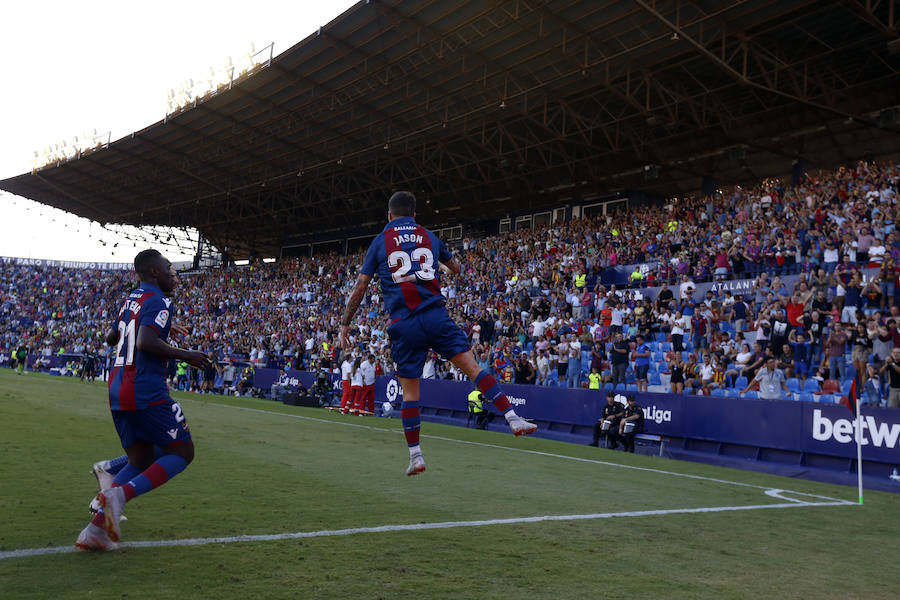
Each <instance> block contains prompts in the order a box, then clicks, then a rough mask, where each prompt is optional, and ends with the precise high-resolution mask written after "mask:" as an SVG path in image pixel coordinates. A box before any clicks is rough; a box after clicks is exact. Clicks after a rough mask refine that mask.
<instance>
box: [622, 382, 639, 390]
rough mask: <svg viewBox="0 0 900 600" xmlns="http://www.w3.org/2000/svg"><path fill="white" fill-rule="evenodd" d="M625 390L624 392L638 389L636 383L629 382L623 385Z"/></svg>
mask: <svg viewBox="0 0 900 600" xmlns="http://www.w3.org/2000/svg"><path fill="white" fill-rule="evenodd" d="M625 391H626V392H636V391H638V389H637V384H636V383H629V384H628V385H626V386H625Z"/></svg>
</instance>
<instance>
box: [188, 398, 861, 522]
mask: <svg viewBox="0 0 900 600" xmlns="http://www.w3.org/2000/svg"><path fill="white" fill-rule="evenodd" d="M189 399H190V400H194V401H195V402H202V403H203V404H208V405H212V406H219V407H222V408H234V409H237V410H244V411H249V412H256V413H263V414H269V415H279V416H283V417H290V418H293V419H301V420H304V421H315V422H317V423H328V424H336V425H343V426H345V427H356V428H361V429H368V430H370V431H379V432H382V433H403V432H402V431H401V430H397V429H386V428H384V427H372V426H371V425H363V424H360V423H346V422H343V421H332V420H330V419H322V418H319V417H307V416H305V415H295V414H291V413H284V412H278V411H274V410H263V409H261V408H250V407H247V406H235V405H233V404H221V403H219V402H203V401H202V400H196V399H194V398H189ZM420 437H423V438H428V439H432V440H441V441H445V442H456V443H457V444H468V445H471V446H481V447H483V448H494V449H499V450H509V451H510V452H523V453H525V454H533V455H535V456H544V457H548V458H560V459H563V460H572V461H577V462H584V463H590V464H595V465H604V466H607V467H616V468H619V469H631V470H633V471H645V472H648V473H658V474H660V475H671V476H673V477H686V478H688V479H696V480H700V481H711V482H713V483H722V484H725V485H736V486H741V487H749V488H754V489H758V490H764V491H766V490H769V489H771V488H770V487H768V486H765V485H756V484H753V483H743V482H740V481H730V480H728V479H717V478H715V477H705V476H703V475H691V474H690V473H678V472H676V471H666V470H663V469H654V468H652V467H637V466H634V465H623V464H620V463H614V462H609V461H605V460H597V459H593V458H582V457H579V456H568V455H566V454H555V453H552V452H541V451H540V450H528V449H526V448H513V447H511V446H501V445H498V444H488V443H486V442H473V441H469V440H460V439H456V438H451V437H445V436H441V435H429V434H426V433H423V434H420ZM778 491H779V492H786V493H790V494H794V495H798V496H808V497H810V498H818V499H820V500H824V501H826V502H838V503H846V504H852V505H854V506H855V505H856V503H855V502H850V501H849V500H841V499H839V498H830V497H828V496H820V495H818V494H809V493H807V492H797V491H794V490H778ZM785 499H786V500H787V499H788V498H785Z"/></svg>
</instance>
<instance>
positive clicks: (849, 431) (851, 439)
mask: <svg viewBox="0 0 900 600" xmlns="http://www.w3.org/2000/svg"><path fill="white" fill-rule="evenodd" d="M860 421H861V425H862V427H861V428H862V437H861V440H860V444H861V445H863V446H868V445H869V444H872V445H873V446H875V447H876V448H896V447H897V441H898V439H900V423H884V422H878V421H876V420H875V417H873V416H865V417H862V419H860ZM855 430H856V420H855V419H854V420H852V421H851V420H850V419H835V420H834V421H832V420H831V419H829V418H828V417H825V416H822V411H821V410H820V409H816V410H814V411H813V421H812V435H813V439H815V440H818V441H820V442H827V441H829V440H834V441H836V442H838V443H840V444H850V443H856V433H855Z"/></svg>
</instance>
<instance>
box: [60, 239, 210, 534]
mask: <svg viewBox="0 0 900 600" xmlns="http://www.w3.org/2000/svg"><path fill="white" fill-rule="evenodd" d="M134 270H135V272H136V273H137V274H138V276H139V277H140V284H139V285H138V287H137V288H135V289H134V290H133V291H132V292H131V294H129V296H128V298H127V299H126V300H125V302H124V303H123V304H122V308H121V309H120V310H119V316H118V318H117V319H116V323H115V325H114V326H113V328H112V329H111V330H110V331H109V333H108V334H107V336H106V342H107V344H109V345H110V346H112V345H113V344H116V351H115V363H114V365H113V370H112V372H111V373H110V376H109V408H110V411H111V412H112V419H113V423H114V424H115V426H116V432H117V433H118V434H119V440H120V441H121V443H122V447H123V448H124V449H125V453H126V454H127V455H128V464H126V465H125V466H123V467H122V469H121V470H120V471H119V472H118V474H117V475H116V476H115V478H114V479H113V483H112V486H111V487H109V488H106V489H104V490H102V491H101V492H100V493H99V494H98V495H97V499H98V500H99V502H100V507H101V508H102V512H98V513H97V515H95V516H94V518H93V519H92V520H91V522H90V523H89V524H88V525H87V527H85V528H84V529H83V530H82V531H81V534H80V535H79V536H78V540H77V541H76V542H75V545H76V546H77V547H78V548H80V549H82V550H114V549H115V548H117V547H118V545H117V544H116V542H118V541H119V518H120V516H121V515H122V509H123V507H124V506H125V503H126V502H128V501H130V500H133V499H134V498H136V497H137V496H140V495H141V494H145V493H147V492H149V491H150V490H152V489H154V488H157V487H159V486H161V485H162V484H164V483H166V482H167V481H168V480H169V479H171V478H172V477H175V476H176V475H178V474H179V473H181V472H182V471H183V470H184V469H185V468H186V467H187V466H188V464H189V463H190V462H191V460H193V458H194V443H193V441H191V434H190V428H189V427H188V425H187V421H186V420H185V418H184V414H183V413H182V411H181V406H179V405H178V403H177V402H174V401H173V400H172V398H170V397H169V390H168V387H167V386H166V372H165V366H166V360H168V359H175V360H180V361H184V362H187V363H188V364H190V365H192V366H194V367H197V368H199V369H203V368H206V367H207V366H208V358H207V357H206V355H205V354H204V353H203V352H197V351H193V350H182V349H179V348H175V347H173V346H170V345H169V344H168V343H166V337H167V336H168V335H169V330H170V329H171V319H170V315H171V311H172V301H171V300H170V299H169V298H168V296H169V295H170V294H171V293H172V290H174V289H175V285H176V284H177V283H178V278H177V276H176V275H175V269H174V268H173V267H172V263H170V262H169V261H168V260H166V259H165V257H163V256H162V255H161V254H160V253H159V252H158V251H157V250H144V251H143V252H140V253H139V254H138V255H137V256H136V257H135V259H134ZM154 446H159V447H160V448H162V449H163V452H164V453H165V454H164V455H163V456H161V457H159V458H156V459H154Z"/></svg>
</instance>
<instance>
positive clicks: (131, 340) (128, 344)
mask: <svg viewBox="0 0 900 600" xmlns="http://www.w3.org/2000/svg"><path fill="white" fill-rule="evenodd" d="M134 323H135V319H134V318H133V317H132V318H131V319H130V320H129V321H128V323H127V324H126V323H125V322H124V321H119V345H118V346H116V366H117V367H121V366H122V365H123V364H125V365H127V366H131V365H133V364H134V344H135V341H136V340H135V335H134ZM123 346H124V347H125V355H124V356H123V355H122V347H123Z"/></svg>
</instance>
